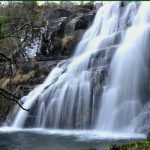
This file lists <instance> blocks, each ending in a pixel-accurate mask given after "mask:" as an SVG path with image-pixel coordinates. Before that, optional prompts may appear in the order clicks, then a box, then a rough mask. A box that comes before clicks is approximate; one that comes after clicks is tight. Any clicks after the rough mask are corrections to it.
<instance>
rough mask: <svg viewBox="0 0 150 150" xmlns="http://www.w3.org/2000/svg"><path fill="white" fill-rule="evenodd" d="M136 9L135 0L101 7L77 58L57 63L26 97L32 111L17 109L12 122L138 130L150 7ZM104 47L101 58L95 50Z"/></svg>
mask: <svg viewBox="0 0 150 150" xmlns="http://www.w3.org/2000/svg"><path fill="white" fill-rule="evenodd" d="M137 9H138V6H137V3H136V2H132V3H130V4H128V6H127V7H126V9H124V10H122V8H121V7H120V3H119V2H115V3H110V4H107V5H104V6H103V7H102V8H100V9H99V11H98V12H97V14H96V17H95V19H94V22H93V24H92V26H91V27H90V28H89V29H88V30H87V31H86V33H85V35H84V36H83V38H82V40H81V42H80V43H79V44H78V46H77V49H76V51H75V54H74V56H73V57H72V58H70V59H68V60H66V61H63V62H61V63H60V64H58V66H57V67H56V68H55V69H53V71H52V72H51V73H50V74H49V76H48V77H47V79H46V80H45V81H44V83H43V84H41V85H40V86H38V87H37V88H35V89H34V90H33V91H31V92H30V93H29V95H27V96H25V97H23V98H22V100H23V101H24V105H23V107H25V108H27V109H28V108H30V109H31V112H30V113H27V112H26V111H24V110H22V109H18V108H16V109H15V111H14V112H15V115H14V116H13V117H12V118H10V119H9V122H10V123H9V124H10V126H12V127H15V128H24V127H34V128H47V127H48V128H57V129H58V128H59V129H60V128H65V129H74V128H77V129H89V128H90V129H91V128H94V127H95V126H96V129H98V130H100V131H101V133H103V132H105V133H110V134H111V133H112V134H113V133H114V132H121V133H123V134H124V133H126V132H131V131H134V129H135V124H134V123H132V120H133V119H134V118H136V117H137V116H138V114H140V111H142V107H143V105H144V104H143V103H142V97H141V94H140V93H141V86H143V81H142V79H143V77H145V78H146V79H147V72H146V71H147V70H146V69H147V68H145V67H146V65H145V63H146V62H145V61H146V59H145V58H146V57H147V55H146V54H147V49H148V42H149V41H148V36H149V29H150V28H149V20H148V17H149V14H150V11H149V10H150V6H149V5H146V6H145V4H143V5H141V6H140V8H139V11H138V13H137ZM128 24H129V25H130V24H132V25H131V27H129V28H128ZM126 28H128V30H127V31H126ZM118 36H119V40H118ZM122 39H123V41H122ZM120 41H121V44H120ZM119 44H120V46H119V48H118V49H117V51H116V53H115V55H114V57H113V60H112V62H111V65H110V69H109V74H108V79H107V82H106V86H105V88H104V92H103V94H102V98H101V97H100V93H101V92H102V85H101V84H102V83H99V80H100V79H99V78H100V75H101V73H102V71H103V68H105V66H107V61H106V60H107V58H108V57H109V56H108V54H109V51H110V50H111V47H112V46H116V45H119ZM107 49H108V50H109V51H108V52H107V51H106V50H107ZM103 50H105V51H106V54H105V56H104V58H99V59H96V58H97V55H96V54H98V53H101V51H103ZM95 81H96V82H95ZM103 84H104V83H103ZM100 102H101V103H100ZM99 103H100V108H99ZM31 116H32V117H31ZM30 117H31V118H30ZM129 129H130V130H129ZM110 134H108V135H110ZM121 135H122V134H121Z"/></svg>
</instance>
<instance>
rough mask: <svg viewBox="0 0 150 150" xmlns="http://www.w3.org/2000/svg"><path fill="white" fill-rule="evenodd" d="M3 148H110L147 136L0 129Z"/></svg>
mask: <svg viewBox="0 0 150 150" xmlns="http://www.w3.org/2000/svg"><path fill="white" fill-rule="evenodd" d="M0 139H3V140H2V141H1V142H0V149H1V150H6V149H7V150H17V149H21V150H49V149H52V150H81V149H84V148H96V150H108V147H109V145H110V144H122V143H125V142H128V141H136V140H139V139H140V140H144V139H145V136H143V135H141V134H137V135H132V134H128V135H122V134H121V133H120V134H119V133H118V134H113V133H99V132H97V131H95V130H83V131H81V130H53V129H52V130H48V129H40V128H38V129H18V128H1V129H0Z"/></svg>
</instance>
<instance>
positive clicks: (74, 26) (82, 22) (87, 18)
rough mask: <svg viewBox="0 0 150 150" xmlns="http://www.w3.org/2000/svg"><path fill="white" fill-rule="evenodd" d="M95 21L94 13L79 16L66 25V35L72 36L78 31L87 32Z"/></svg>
mask: <svg viewBox="0 0 150 150" xmlns="http://www.w3.org/2000/svg"><path fill="white" fill-rule="evenodd" d="M93 19H94V13H87V14H83V13H81V14H78V15H77V16H76V17H74V18H73V19H71V20H69V21H68V23H67V24H66V27H65V31H64V34H65V35H70V34H72V33H73V32H75V31H76V30H81V29H82V30H86V29H87V28H88V27H89V26H90V24H91V23H92V21H93Z"/></svg>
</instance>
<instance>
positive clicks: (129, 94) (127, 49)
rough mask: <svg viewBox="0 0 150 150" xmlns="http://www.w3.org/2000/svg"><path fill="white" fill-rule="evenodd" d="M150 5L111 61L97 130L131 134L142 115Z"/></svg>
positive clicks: (137, 18) (143, 11) (145, 8)
mask: <svg viewBox="0 0 150 150" xmlns="http://www.w3.org/2000/svg"><path fill="white" fill-rule="evenodd" d="M149 17H150V5H149V4H145V3H143V4H142V5H141V6H140V8H139V11H138V13H137V15H136V16H135V18H134V19H133V21H132V25H131V27H130V28H128V29H127V32H126V34H125V37H124V39H123V41H122V43H121V45H120V46H119V48H118V49H117V50H116V53H115V55H114V57H113V59H112V62H111V65H110V70H109V74H108V80H107V83H106V86H105V90H104V92H103V95H102V101H101V108H100V112H99V117H98V122H97V128H98V129H100V130H106V131H116V132H119V131H120V132H122V131H126V132H127V131H130V132H131V127H130V125H131V124H132V121H133V119H134V118H135V117H136V116H137V115H138V114H139V113H140V112H141V109H142V106H143V103H144V100H145V98H149V97H144V96H145V95H144V96H143V95H142V94H143V93H144V94H145V93H146V92H145V91H144V90H145V89H146V88H148V87H147V86H148V81H149V75H150V74H149V71H150V70H149V66H148V65H149V62H148V61H149V56H148V55H149V54H148V53H149V52H148V51H149V42H150V19H149Z"/></svg>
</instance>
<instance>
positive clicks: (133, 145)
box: [109, 141, 150, 150]
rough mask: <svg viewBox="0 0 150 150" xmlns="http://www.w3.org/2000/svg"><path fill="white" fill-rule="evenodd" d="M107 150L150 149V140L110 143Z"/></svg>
mask: <svg viewBox="0 0 150 150" xmlns="http://www.w3.org/2000/svg"><path fill="white" fill-rule="evenodd" d="M109 150H150V142H148V141H137V142H129V143H125V144H122V145H110V147H109Z"/></svg>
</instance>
